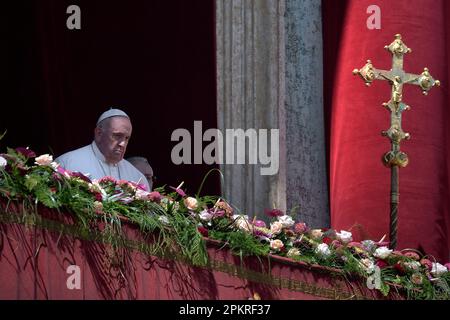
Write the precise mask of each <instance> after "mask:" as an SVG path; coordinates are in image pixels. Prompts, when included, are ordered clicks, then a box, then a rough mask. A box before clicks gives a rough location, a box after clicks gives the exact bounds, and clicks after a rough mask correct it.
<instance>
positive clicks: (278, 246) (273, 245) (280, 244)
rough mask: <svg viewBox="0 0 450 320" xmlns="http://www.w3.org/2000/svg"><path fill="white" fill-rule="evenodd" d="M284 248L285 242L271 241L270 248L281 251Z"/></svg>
mask: <svg viewBox="0 0 450 320" xmlns="http://www.w3.org/2000/svg"><path fill="white" fill-rule="evenodd" d="M283 247H284V243H283V241H281V240H279V239H275V240H271V241H270V248H271V249H273V250H281V249H282V248H283Z"/></svg>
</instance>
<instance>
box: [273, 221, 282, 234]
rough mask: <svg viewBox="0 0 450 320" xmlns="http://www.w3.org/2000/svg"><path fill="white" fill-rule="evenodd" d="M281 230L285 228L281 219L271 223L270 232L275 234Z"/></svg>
mask: <svg viewBox="0 0 450 320" xmlns="http://www.w3.org/2000/svg"><path fill="white" fill-rule="evenodd" d="M281 230H283V224H282V223H281V222H279V221H275V222H273V223H271V224H270V232H272V233H273V234H280V233H281Z"/></svg>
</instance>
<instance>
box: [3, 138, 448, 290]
mask: <svg viewBox="0 0 450 320" xmlns="http://www.w3.org/2000/svg"><path fill="white" fill-rule="evenodd" d="M1 138H2V136H0V139H1ZM32 154H33V153H32V151H31V150H28V149H21V150H19V149H16V150H14V149H10V148H8V150H7V153H6V154H2V155H0V156H2V158H4V159H6V160H7V164H8V165H7V166H5V167H3V166H2V167H0V197H2V198H4V199H7V201H8V202H12V201H14V202H16V203H20V204H21V205H22V206H23V208H24V210H23V211H24V215H23V217H22V221H23V223H26V224H33V223H35V222H36V221H37V220H38V219H39V216H38V212H39V210H38V206H44V207H47V208H51V209H53V210H54V211H55V212H59V211H64V212H70V213H72V214H73V217H74V219H75V225H74V226H73V227H74V228H75V229H76V230H77V232H78V233H79V234H80V235H83V236H88V235H89V234H90V230H92V229H95V228H98V229H101V230H102V233H101V238H100V239H96V240H98V241H104V242H105V243H108V244H111V247H112V248H113V250H114V252H113V255H114V256H115V258H120V254H119V251H120V248H121V246H123V245H124V244H125V243H126V242H127V241H128V240H127V239H126V237H125V236H124V234H123V231H122V224H123V221H124V220H128V221H129V222H131V223H133V224H135V225H138V226H139V228H140V231H141V232H142V233H143V234H144V237H145V238H146V239H147V240H148V241H149V242H150V243H151V244H150V245H145V246H144V244H139V245H138V247H139V248H140V250H144V252H146V253H148V254H155V255H160V256H167V257H173V256H176V257H178V258H181V259H183V260H184V261H186V262H189V263H191V264H193V265H195V266H206V265H208V254H207V249H206V242H205V239H204V236H206V234H207V236H208V237H209V238H210V239H215V240H219V241H221V242H222V243H223V244H224V246H228V247H229V248H230V250H231V252H232V253H233V254H234V255H237V256H239V257H241V258H244V257H248V256H256V257H268V256H269V254H272V255H279V256H283V257H288V258H291V259H293V260H296V261H302V262H305V263H308V264H311V265H321V266H324V267H328V269H325V268H324V270H328V272H332V273H336V272H337V273H340V274H341V275H343V276H344V277H353V276H356V277H358V278H361V279H365V278H367V277H368V276H371V275H372V273H369V272H373V270H372V271H369V268H368V267H367V265H365V264H368V263H369V264H372V266H371V268H372V269H373V267H374V266H375V263H378V262H383V263H384V264H386V265H387V266H385V267H383V268H382V269H381V274H380V277H381V285H380V288H379V290H380V292H381V293H382V294H383V295H385V296H386V295H388V294H389V293H390V292H391V291H392V290H399V288H401V290H404V291H406V293H407V297H408V298H409V299H450V272H447V273H444V274H442V275H440V276H439V277H436V278H432V277H431V276H430V272H429V271H428V269H427V268H426V267H425V266H424V265H421V264H419V263H417V262H416V264H418V265H419V266H416V269H414V270H411V269H408V267H405V266H406V264H408V263H412V262H414V261H413V260H412V259H411V258H409V257H406V256H403V255H401V254H400V255H399V254H396V255H395V254H392V255H388V257H387V258H386V259H384V260H383V261H381V260H382V259H379V258H377V257H376V256H375V255H374V250H375V249H366V248H363V246H362V245H361V243H356V245H353V246H352V245H351V244H349V243H348V241H344V240H342V239H340V238H339V237H338V236H337V234H336V232H335V231H333V230H327V231H324V232H322V231H321V230H319V229H317V230H307V229H306V226H304V228H303V227H302V226H301V225H300V226H299V228H296V227H294V223H295V222H294V220H293V219H292V217H291V218H290V217H289V216H288V215H284V214H282V219H281V218H274V220H275V221H272V223H273V224H272V226H269V227H264V226H261V225H264V224H263V223H259V224H258V223H256V221H255V220H256V218H255V219H254V220H253V221H251V220H249V219H248V218H246V217H244V216H242V215H241V216H238V215H236V212H238V210H237V208H232V207H231V206H230V205H229V204H228V203H227V202H226V201H225V200H224V199H223V198H219V197H217V196H200V193H201V189H202V187H203V183H204V181H205V179H206V177H205V179H204V180H203V182H202V185H201V186H200V188H199V190H198V192H197V194H196V197H195V198H194V197H188V196H187V195H185V194H184V191H182V190H181V189H179V188H181V185H180V186H179V187H178V189H176V190H175V191H170V192H166V186H164V187H161V188H158V189H156V190H154V192H152V193H148V192H144V191H142V190H139V189H138V187H137V186H136V185H134V184H133V183H128V182H123V181H120V182H119V181H115V180H114V179H109V178H103V179H101V180H100V181H90V180H89V179H88V178H87V177H84V176H83V175H79V174H74V173H69V172H66V171H64V170H60V168H57V166H56V164H54V163H51V164H49V163H48V162H46V164H42V163H41V162H40V161H39V160H36V162H35V159H34V156H31V155H32ZM3 162H4V161H3ZM38 163H40V164H38ZM216 171H218V170H216ZM212 172H215V170H212V171H210V172H208V175H209V174H211V173H212ZM218 172H219V173H220V171H218ZM220 174H221V173H220ZM208 175H207V176H208ZM222 178H223V177H222ZM174 189H175V188H171V190H174ZM277 211H278V213H280V212H281V211H279V210H277ZM294 211H296V208H293V209H292V210H291V214H293V213H294ZM29 212H34V214H29ZM260 222H261V221H260ZM280 225H281V226H280ZM271 227H273V230H272V229H271ZM299 230H300V231H299ZM314 231H316V232H314ZM350 241H351V240H350ZM375 247H376V246H375ZM268 259H269V258H268ZM363 262H364V263H363ZM331 268H333V269H331ZM336 270H337V271H336ZM413 278H414V279H413Z"/></svg>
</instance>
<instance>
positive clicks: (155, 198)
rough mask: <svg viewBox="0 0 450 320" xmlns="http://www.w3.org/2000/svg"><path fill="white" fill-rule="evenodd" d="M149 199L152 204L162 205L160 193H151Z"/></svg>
mask: <svg viewBox="0 0 450 320" xmlns="http://www.w3.org/2000/svg"><path fill="white" fill-rule="evenodd" d="M148 198H149V199H150V201H152V202H156V203H160V202H161V199H162V196H161V194H160V193H159V192H158V191H153V192H150V194H149V195H148Z"/></svg>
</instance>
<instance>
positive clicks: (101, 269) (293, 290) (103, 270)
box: [0, 201, 405, 300]
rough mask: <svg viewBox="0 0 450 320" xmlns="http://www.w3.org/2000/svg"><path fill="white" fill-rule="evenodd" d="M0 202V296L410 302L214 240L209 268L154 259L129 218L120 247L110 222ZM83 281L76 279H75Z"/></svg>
mask: <svg viewBox="0 0 450 320" xmlns="http://www.w3.org/2000/svg"><path fill="white" fill-rule="evenodd" d="M5 208H6V206H5V205H4V204H3V203H2V201H0V299H4V300H8V299H21V300H22V299H25V300H28V299H38V300H42V299H50V300H54V299H57V300H59V299H62V300H65V299H87V300H97V299H108V300H110V299H119V300H122V299H127V300H134V299H138V300H140V299H156V300H159V299H169V300H206V299H212V300H222V299H234V300H247V299H249V298H252V297H253V296H254V295H255V294H257V295H259V296H260V297H261V298H262V299H264V300H272V299H283V300H287V299H302V300H303V299H304V300H309V299H345V300H347V299H390V300H397V299H404V298H405V296H404V295H401V294H399V293H397V292H396V290H391V293H390V294H389V295H388V296H387V297H384V296H383V295H382V294H381V293H380V291H378V290H370V289H368V288H367V285H366V282H365V281H364V279H358V278H357V277H354V278H353V277H352V278H349V277H347V276H345V275H344V274H342V273H341V272H340V271H339V270H336V269H332V268H327V267H323V266H314V265H309V264H306V263H303V262H295V261H294V260H291V259H289V258H284V257H277V256H272V257H271V258H270V261H269V259H267V258H264V257H259V258H258V257H246V258H244V259H243V260H241V258H239V257H238V256H235V255H232V254H231V251H230V250H229V249H228V248H227V247H226V246H224V244H223V243H219V242H217V241H213V240H208V241H207V250H208V256H209V263H208V265H207V266H204V267H195V266H192V265H190V264H189V263H183V262H181V261H180V260H179V259H175V258H174V257H171V256H170V255H169V256H167V257H165V258H162V257H157V256H153V255H150V254H148V252H147V251H145V249H144V248H145V246H146V245H149V244H151V243H152V240H151V239H152V237H151V235H150V236H149V235H144V234H143V233H141V232H140V230H139V228H138V227H137V226H136V225H133V224H130V223H128V222H126V221H123V224H122V231H123V236H124V239H126V241H124V242H119V243H118V244H117V245H116V246H115V249H113V247H112V245H111V244H110V243H109V242H108V241H107V240H105V239H106V238H103V237H102V236H101V234H102V230H104V224H103V223H99V224H98V225H91V228H90V232H86V231H85V232H78V231H76V230H77V229H76V228H74V224H73V223H74V219H73V217H72V215H70V214H68V213H63V212H57V211H52V210H48V209H46V208H42V207H41V208H40V209H39V217H40V218H43V219H42V220H36V221H37V222H36V223H35V224H30V223H29V222H30V221H31V220H30V219H28V224H27V225H25V224H23V222H19V223H18V221H21V219H22V218H23V217H22V216H21V213H20V212H21V210H22V209H21V207H20V205H18V206H16V204H14V203H10V204H9V206H8V209H5ZM75 277H78V278H79V279H78V280H75Z"/></svg>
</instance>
